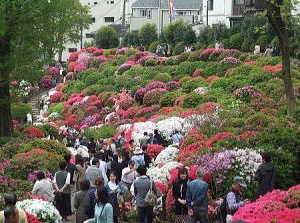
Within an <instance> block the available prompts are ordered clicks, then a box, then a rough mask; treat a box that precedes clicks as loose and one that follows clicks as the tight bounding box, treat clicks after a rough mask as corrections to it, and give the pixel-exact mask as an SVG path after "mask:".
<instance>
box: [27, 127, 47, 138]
mask: <svg viewBox="0 0 300 223" xmlns="http://www.w3.org/2000/svg"><path fill="white" fill-rule="evenodd" d="M22 134H23V135H24V136H25V137H26V138H29V139H40V138H43V137H44V136H45V135H44V132H43V131H42V130H41V129H39V128H38V127H34V126H30V127H27V128H25V129H24V130H23V131H22Z"/></svg>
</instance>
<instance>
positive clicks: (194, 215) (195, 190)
mask: <svg viewBox="0 0 300 223" xmlns="http://www.w3.org/2000/svg"><path fill="white" fill-rule="evenodd" d="M196 176H197V178H196V179H195V180H193V181H191V182H190V183H189V184H188V186H187V191H186V205H187V207H188V214H189V215H190V216H191V223H196V222H197V221H200V222H201V223H208V203H207V202H208V201H207V191H208V184H207V183H206V182H204V181H203V180H202V179H203V176H204V170H203V169H201V168H199V169H198V170H197V171H196Z"/></svg>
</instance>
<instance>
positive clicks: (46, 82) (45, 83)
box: [39, 76, 52, 89]
mask: <svg viewBox="0 0 300 223" xmlns="http://www.w3.org/2000/svg"><path fill="white" fill-rule="evenodd" d="M39 85H40V87H41V88H43V89H46V88H50V87H51V85H52V78H51V77H50V76H44V77H42V79H41V80H40V83H39Z"/></svg>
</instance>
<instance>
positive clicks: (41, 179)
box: [31, 171, 54, 203]
mask: <svg viewBox="0 0 300 223" xmlns="http://www.w3.org/2000/svg"><path fill="white" fill-rule="evenodd" d="M36 177H37V179H38V180H37V181H36V182H35V183H34V185H33V189H32V191H31V193H32V194H34V195H38V196H42V197H44V198H45V200H46V201H49V202H51V203H52V202H53V200H54V193H53V192H54V191H53V186H52V183H51V182H50V181H49V180H48V179H47V178H45V173H44V172H43V171H39V172H38V173H37V175H36Z"/></svg>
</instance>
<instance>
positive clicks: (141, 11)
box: [140, 9, 147, 17]
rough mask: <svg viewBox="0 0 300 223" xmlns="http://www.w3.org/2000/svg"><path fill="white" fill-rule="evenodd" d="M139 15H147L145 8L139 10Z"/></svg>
mask: <svg viewBox="0 0 300 223" xmlns="http://www.w3.org/2000/svg"><path fill="white" fill-rule="evenodd" d="M140 17H147V9H141V10H140Z"/></svg>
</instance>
